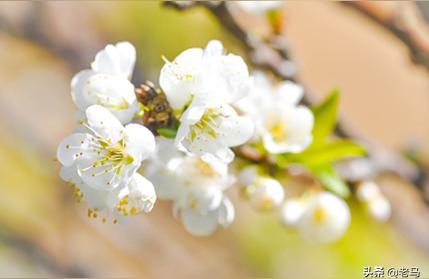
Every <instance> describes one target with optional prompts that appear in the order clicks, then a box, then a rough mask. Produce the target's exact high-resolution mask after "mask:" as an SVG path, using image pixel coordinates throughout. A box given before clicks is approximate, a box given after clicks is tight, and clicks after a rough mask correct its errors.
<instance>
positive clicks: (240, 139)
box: [217, 105, 254, 146]
mask: <svg viewBox="0 0 429 279" xmlns="http://www.w3.org/2000/svg"><path fill="white" fill-rule="evenodd" d="M222 113H223V114H225V115H226V116H227V117H225V118H224V119H223V121H222V122H221V123H220V127H219V129H218V130H217V133H218V138H219V139H218V140H219V141H220V142H221V143H222V145H224V146H237V145H241V144H243V143H245V142H246V141H248V140H249V139H250V138H251V137H252V135H253V131H254V125H253V122H252V121H251V120H250V118H247V117H243V116H238V115H237V113H236V112H235V111H234V109H233V108H231V107H230V106H228V105H224V106H222Z"/></svg>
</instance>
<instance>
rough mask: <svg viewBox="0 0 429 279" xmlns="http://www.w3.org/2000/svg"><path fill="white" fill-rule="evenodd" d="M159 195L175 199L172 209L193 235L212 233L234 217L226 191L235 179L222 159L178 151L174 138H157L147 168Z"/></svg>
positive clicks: (146, 171)
mask: <svg viewBox="0 0 429 279" xmlns="http://www.w3.org/2000/svg"><path fill="white" fill-rule="evenodd" d="M145 174H146V176H147V177H148V179H149V180H151V181H152V182H153V183H154V184H155V190H156V193H157V195H158V196H159V198H161V199H167V200H172V201H173V213H174V215H175V216H176V217H177V218H179V219H180V220H182V222H183V224H184V225H185V228H186V229H187V230H188V231H189V232H190V233H192V234H194V235H209V234H211V233H213V232H214V231H215V230H216V228H217V227H218V226H221V227H226V226H228V225H229V224H230V223H231V222H232V221H233V220H234V207H233V206H232V203H231V202H230V200H229V199H228V197H227V196H226V195H225V193H224V191H225V190H226V189H227V188H228V187H229V186H230V185H231V184H232V183H234V181H235V179H234V177H233V176H231V175H230V174H229V173H228V166H227V164H225V163H223V162H222V161H220V160H216V159H215V158H211V160H202V159H201V158H200V157H197V156H193V155H187V154H184V153H182V152H179V151H176V150H175V147H174V143H173V141H171V140H168V139H163V138H159V139H158V140H157V152H156V156H155V157H154V158H152V160H151V161H150V162H149V164H148V165H147V166H146V168H145Z"/></svg>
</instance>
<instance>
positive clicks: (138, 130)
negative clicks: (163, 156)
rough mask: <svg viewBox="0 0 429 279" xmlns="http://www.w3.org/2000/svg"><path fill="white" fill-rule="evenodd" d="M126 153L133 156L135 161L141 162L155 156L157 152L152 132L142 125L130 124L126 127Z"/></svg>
mask: <svg viewBox="0 0 429 279" xmlns="http://www.w3.org/2000/svg"><path fill="white" fill-rule="evenodd" d="M125 134H126V147H125V151H126V153H128V154H130V155H132V156H133V157H134V159H135V160H138V161H141V160H144V159H146V158H148V157H150V156H152V155H153V153H154V152H155V137H154V136H153V134H152V132H151V131H149V129H147V128H146V127H144V126H143V125H140V124H134V123H132V124H128V125H127V126H125Z"/></svg>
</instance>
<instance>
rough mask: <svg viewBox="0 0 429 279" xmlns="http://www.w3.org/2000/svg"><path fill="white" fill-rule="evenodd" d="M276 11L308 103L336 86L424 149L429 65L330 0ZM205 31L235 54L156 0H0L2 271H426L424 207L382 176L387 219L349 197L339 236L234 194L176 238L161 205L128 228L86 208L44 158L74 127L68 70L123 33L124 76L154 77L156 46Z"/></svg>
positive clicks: (404, 140)
mask: <svg viewBox="0 0 429 279" xmlns="http://www.w3.org/2000/svg"><path fill="white" fill-rule="evenodd" d="M387 5H388V4H387ZM420 6H421V8H422V9H423V10H426V9H427V7H428V6H429V4H426V3H424V4H420ZM282 13H283V14H284V18H285V24H284V26H283V28H282V32H284V34H285V36H287V38H288V42H289V43H290V45H291V46H292V47H293V50H294V55H295V59H296V62H297V64H298V67H299V70H300V75H301V78H302V80H303V81H304V82H305V84H306V85H307V86H308V87H309V88H311V89H312V91H314V92H315V93H316V94H317V98H320V99H322V98H323V96H325V95H326V94H327V93H328V92H329V90H331V89H332V88H334V87H338V88H340V89H341V91H342V99H341V115H342V117H344V118H345V119H346V120H347V123H348V124H350V125H351V126H352V127H353V128H354V129H357V130H359V131H360V132H361V133H362V134H364V135H365V136H366V137H368V138H371V139H373V140H375V141H376V142H378V143H380V144H382V145H385V146H388V147H390V148H394V149H397V150H403V149H406V148H408V147H411V146H412V147H415V148H418V150H419V151H420V154H422V157H423V158H427V157H428V156H429V125H428V122H429V74H428V72H427V70H425V69H424V68H423V67H421V66H416V65H415V64H413V63H412V61H411V60H410V58H409V54H408V50H407V48H406V47H405V46H404V45H403V44H402V43H401V42H400V41H399V40H398V39H397V38H396V37H394V36H393V35H392V34H390V33H389V32H386V30H384V29H383V28H381V27H380V26H379V25H377V24H375V23H374V22H373V21H371V20H369V19H368V18H367V17H365V16H363V15H362V14H360V13H359V12H357V11H356V10H353V9H350V8H349V7H346V6H345V5H342V4H339V3H332V2H327V3H321V2H315V1H311V2H306V3H302V2H293V1H292V2H287V4H286V5H285V7H284V8H283V9H282ZM240 20H241V21H243V22H245V21H246V20H248V21H249V22H251V23H252V24H253V25H255V28H260V26H263V25H259V24H256V23H257V22H258V21H256V23H255V21H254V20H253V19H252V18H246V17H244V18H241V19H240ZM210 39H220V40H222V41H223V42H224V44H225V46H226V48H227V49H228V50H229V51H231V52H234V53H238V54H243V49H242V47H241V45H240V44H239V43H238V42H237V41H236V39H234V38H233V37H231V36H230V35H229V34H228V33H227V32H226V31H224V30H223V29H222V27H221V26H220V25H219V24H218V22H217V21H216V19H215V18H214V17H213V16H212V15H211V14H209V13H208V12H207V11H206V10H205V9H200V8H199V9H192V10H189V11H186V12H178V11H175V10H172V9H168V8H165V7H162V5H161V3H160V2H158V1H136V2H134V1H116V2H115V1H109V2H103V1H93V2H92V1H91V2H89V1H88V2H87V1H79V2H67V1H61V2H7V1H2V2H0V193H1V194H0V277H50V276H60V277H63V276H65V277H83V276H97V277H147V278H171V277H173V276H174V277H177V278H208V277H216V278H244V277H304V278H307V277H317V278H328V277H329V278H334V277H335V278H357V277H361V276H362V271H363V268H364V267H366V266H375V265H379V266H384V267H386V268H389V267H396V268H399V267H419V268H420V271H421V275H422V277H425V276H426V278H427V277H429V245H427V243H428V241H429V212H428V206H427V205H425V204H424V203H423V202H422V201H421V197H420V196H419V194H418V193H417V192H416V190H415V189H414V188H413V187H410V186H409V185H405V183H404V182H401V181H397V180H395V179H393V178H391V177H384V178H383V179H381V181H380V183H381V186H382V189H383V191H385V194H386V196H387V197H388V198H389V199H390V200H391V203H392V205H393V217H392V219H391V221H390V222H388V223H387V224H379V223H376V222H375V221H373V220H372V219H371V218H370V217H369V216H367V215H366V214H365V212H364V210H362V207H361V206H360V205H359V204H358V203H355V202H354V201H351V204H350V205H351V208H352V224H351V227H350V229H349V232H348V233H347V234H346V236H345V237H344V238H343V239H341V240H340V241H338V242H336V243H334V244H329V245H314V244H307V243H305V242H304V241H303V240H301V238H300V237H299V236H298V235H297V234H296V233H295V232H292V231H289V230H287V229H285V228H283V227H282V226H281V225H280V224H279V223H278V221H277V218H276V217H277V216H275V214H261V213H257V212H254V211H253V210H251V209H250V207H249V206H248V205H247V204H246V203H244V202H242V201H240V200H239V198H238V195H237V193H236V191H234V189H231V191H230V195H231V196H232V197H235V201H236V202H235V206H236V209H237V210H236V211H237V213H236V215H237V216H236V217H237V218H236V221H235V222H234V223H233V225H232V226H231V227H230V228H228V229H226V230H220V231H218V232H216V233H215V234H214V235H213V236H210V237H205V238H198V237H193V236H191V235H189V234H188V233H186V232H185V231H184V229H183V227H182V225H181V224H180V222H179V221H177V220H175V219H174V218H173V217H172V214H171V204H169V203H168V202H163V201H158V202H157V204H156V206H155V208H154V210H153V212H152V213H151V214H147V215H139V216H138V217H136V218H135V219H133V220H132V221H131V222H129V223H127V224H125V225H113V224H103V223H102V222H101V220H98V219H89V218H87V217H86V210H87V208H86V207H85V205H84V204H80V205H77V204H76V203H75V202H74V201H73V198H72V190H71V189H69V188H68V187H67V186H66V185H65V183H63V182H61V181H60V179H59V177H58V171H59V164H58V163H56V162H54V160H53V158H54V156H55V150H56V145H57V144H58V142H59V141H60V140H61V139H62V138H63V137H64V136H65V135H67V134H69V133H71V132H72V131H73V129H74V117H73V115H74V112H75V107H74V104H73V102H72V100H71V97H70V86H69V84H70V80H71V77H72V76H73V75H74V73H76V72H77V71H78V70H80V69H83V68H86V67H87V66H88V65H89V63H90V62H91V61H92V59H93V57H94V55H95V53H96V52H97V51H98V50H99V49H101V48H103V47H104V46H105V45H106V44H107V43H114V42H117V41H124V40H128V41H130V42H131V43H133V44H134V45H135V46H136V48H137V57H138V60H137V67H136V71H135V74H134V81H135V82H141V81H144V80H145V79H150V80H153V81H155V82H157V76H158V73H159V70H160V67H161V66H162V63H163V62H162V60H161V56H162V55H164V56H166V57H167V58H169V59H170V60H171V59H173V58H174V57H175V56H176V55H177V54H178V53H180V52H181V51H182V50H184V49H186V48H189V47H203V46H204V45H205V44H206V43H207V41H208V40H210Z"/></svg>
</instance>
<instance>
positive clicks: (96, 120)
mask: <svg viewBox="0 0 429 279" xmlns="http://www.w3.org/2000/svg"><path fill="white" fill-rule="evenodd" d="M85 113H86V118H87V119H88V120H87V121H88V126H89V128H90V129H91V131H92V132H93V133H95V135H96V136H99V137H101V138H108V139H110V140H111V141H112V143H116V142H118V141H119V140H120V139H122V137H123V133H124V127H123V126H122V124H121V123H120V122H119V121H118V119H117V118H116V117H115V116H114V115H113V114H112V113H111V112H110V111H108V110H107V109H106V108H104V107H102V106H100V105H92V106H90V107H89V108H87V109H86V112H85Z"/></svg>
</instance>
